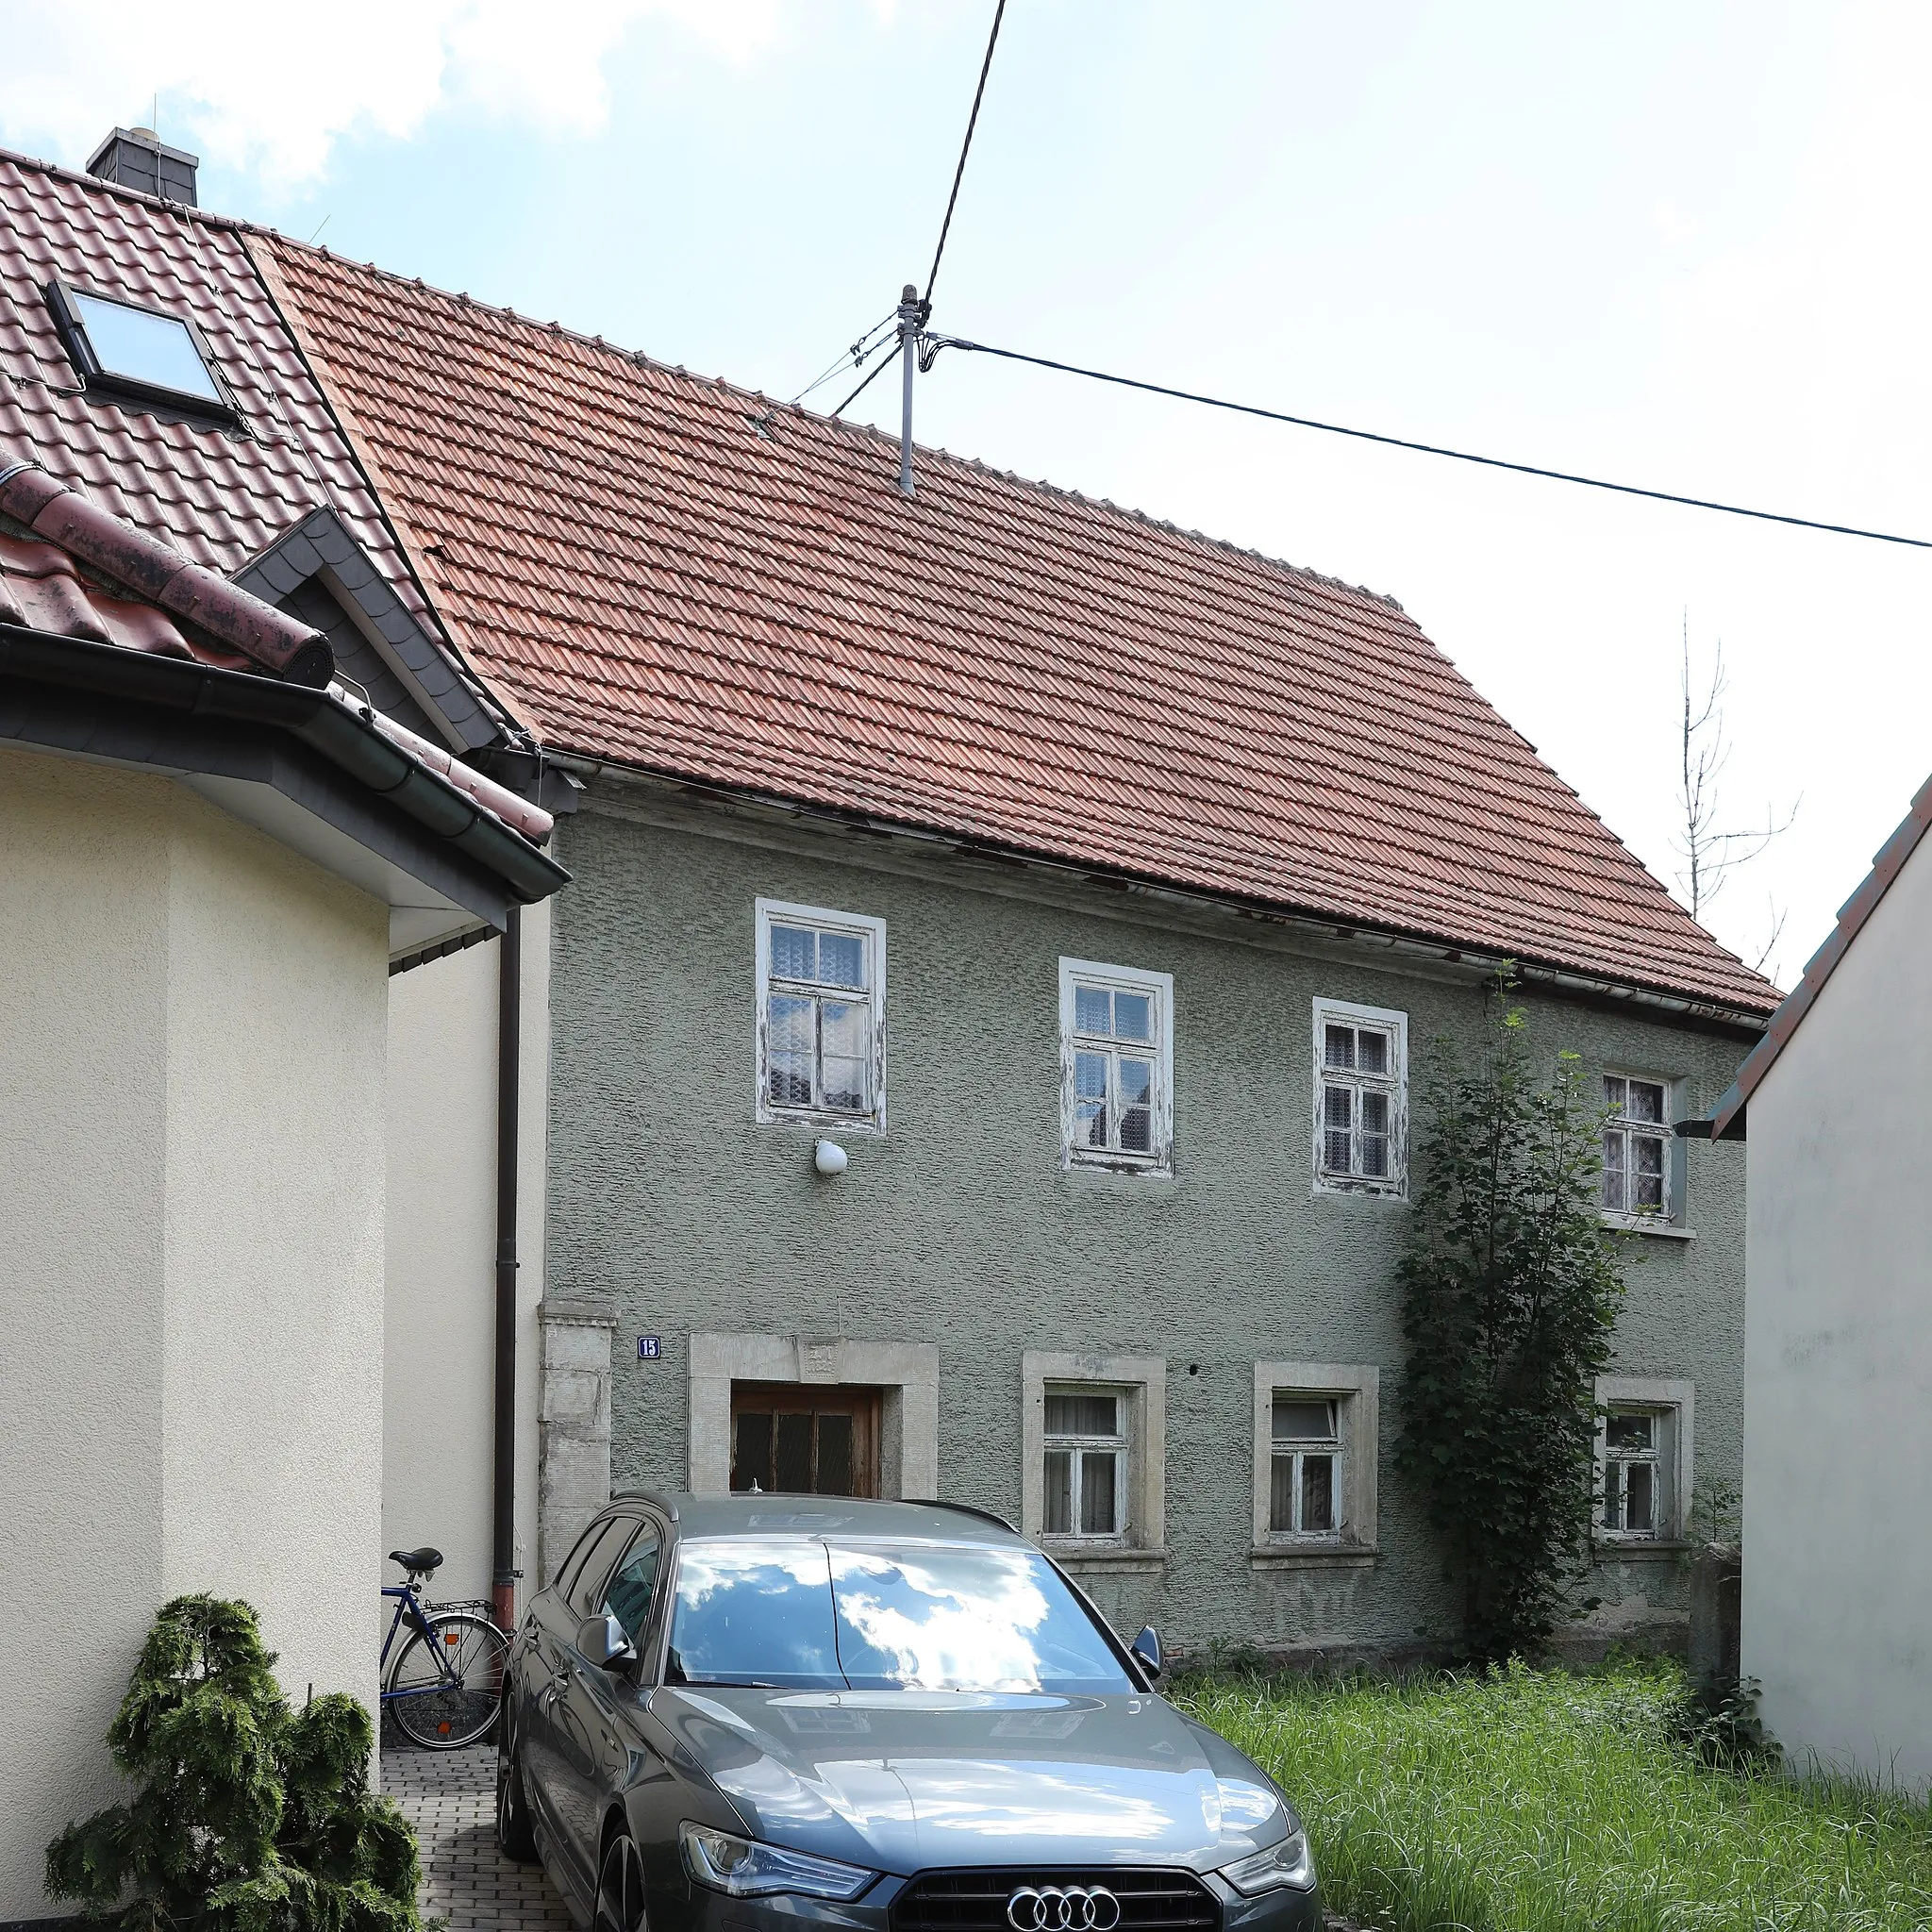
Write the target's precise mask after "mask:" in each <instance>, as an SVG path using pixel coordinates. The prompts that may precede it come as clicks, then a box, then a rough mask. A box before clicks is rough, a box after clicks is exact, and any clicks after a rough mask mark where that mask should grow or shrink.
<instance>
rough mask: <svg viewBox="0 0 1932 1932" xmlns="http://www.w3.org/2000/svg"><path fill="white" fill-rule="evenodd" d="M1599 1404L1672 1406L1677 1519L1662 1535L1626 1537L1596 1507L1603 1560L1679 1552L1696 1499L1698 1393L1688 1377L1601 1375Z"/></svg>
mask: <svg viewBox="0 0 1932 1932" xmlns="http://www.w3.org/2000/svg"><path fill="white" fill-rule="evenodd" d="M1596 1406H1597V1408H1598V1409H1599V1410H1600V1411H1601V1410H1604V1409H1607V1408H1613V1407H1614V1408H1621V1407H1631V1408H1660V1409H1668V1410H1669V1411H1671V1422H1670V1445H1669V1449H1668V1452H1667V1453H1668V1455H1669V1457H1670V1466H1671V1480H1670V1495H1669V1498H1668V1501H1669V1506H1670V1511H1671V1521H1670V1525H1669V1529H1668V1531H1667V1533H1666V1534H1664V1535H1662V1536H1637V1537H1632V1536H1621V1535H1618V1534H1617V1533H1615V1532H1614V1531H1607V1530H1606V1529H1605V1528H1604V1527H1603V1524H1602V1523H1601V1522H1600V1521H1598V1520H1597V1510H1595V1509H1592V1511H1591V1541H1592V1542H1593V1543H1594V1544H1595V1547H1596V1551H1597V1557H1598V1560H1599V1561H1606V1560H1607V1561H1611V1562H1622V1561H1624V1560H1626V1559H1628V1558H1630V1557H1638V1558H1641V1557H1645V1556H1647V1555H1651V1554H1674V1553H1675V1552H1676V1551H1678V1550H1681V1549H1682V1548H1683V1547H1684V1545H1685V1541H1686V1539H1687V1538H1688V1537H1689V1536H1690V1533H1691V1528H1690V1525H1691V1491H1692V1486H1693V1484H1694V1482H1695V1479H1696V1463H1695V1456H1696V1449H1697V1437H1696V1427H1695V1424H1696V1392H1695V1390H1694V1388H1693V1385H1692V1384H1691V1383H1690V1382H1688V1381H1684V1380H1681V1379H1674V1378H1665V1377H1658V1376H1652V1375H1599V1376H1598V1377H1597V1378H1596ZM1604 1450H1605V1439H1604V1418H1603V1416H1602V1414H1601V1413H1599V1415H1598V1417H1597V1424H1596V1476H1597V1493H1598V1496H1599V1497H1601V1495H1602V1493H1603V1478H1604Z"/></svg>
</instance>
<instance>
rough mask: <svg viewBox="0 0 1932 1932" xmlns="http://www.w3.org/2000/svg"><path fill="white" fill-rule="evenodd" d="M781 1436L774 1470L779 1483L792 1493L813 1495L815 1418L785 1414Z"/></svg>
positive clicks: (775, 1480)
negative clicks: (813, 1432)
mask: <svg viewBox="0 0 1932 1932" xmlns="http://www.w3.org/2000/svg"><path fill="white" fill-rule="evenodd" d="M777 1438H778V1440H777V1453H776V1456H775V1457H774V1464H773V1470H772V1474H773V1477H774V1483H775V1486H776V1487H777V1488H778V1489H779V1490H781V1491H783V1492H784V1493H785V1494H786V1495H788V1496H808V1495H810V1493H811V1417H810V1416H808V1415H781V1416H780V1417H779V1418H778V1427H777Z"/></svg>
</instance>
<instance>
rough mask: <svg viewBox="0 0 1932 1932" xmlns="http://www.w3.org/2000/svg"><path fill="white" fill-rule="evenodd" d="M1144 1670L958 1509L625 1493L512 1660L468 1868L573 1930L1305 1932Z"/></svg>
mask: <svg viewBox="0 0 1932 1932" xmlns="http://www.w3.org/2000/svg"><path fill="white" fill-rule="evenodd" d="M1159 1671H1160V1646H1159V1642H1158V1639H1157V1638H1156V1637H1155V1635H1154V1633H1153V1631H1151V1630H1145V1631H1142V1632H1141V1636H1140V1637H1139V1638H1137V1639H1136V1640H1135V1641H1134V1643H1133V1644H1132V1646H1127V1645H1124V1644H1123V1643H1122V1642H1121V1641H1120V1640H1119V1639H1118V1638H1117V1637H1116V1636H1115V1635H1114V1633H1113V1632H1112V1631H1111V1630H1110V1629H1108V1625H1107V1624H1106V1621H1105V1620H1104V1619H1103V1618H1102V1617H1101V1615H1100V1613H1099V1612H1098V1611H1097V1610H1096V1609H1095V1608H1094V1607H1093V1606H1092V1605H1091V1603H1090V1602H1089V1601H1088V1600H1087V1598H1086V1596H1085V1595H1084V1594H1083V1593H1082V1592H1081V1591H1079V1590H1078V1589H1077V1588H1076V1587H1075V1586H1074V1584H1073V1583H1072V1582H1071V1581H1070V1580H1069V1579H1068V1578H1067V1577H1066V1576H1065V1575H1064V1574H1062V1573H1061V1572H1060V1571H1059V1570H1058V1568H1056V1566H1055V1565H1054V1564H1053V1563H1052V1562H1051V1561H1050V1560H1049V1559H1048V1558H1047V1557H1045V1556H1043V1555H1042V1554H1041V1552H1040V1551H1039V1550H1037V1549H1035V1548H1034V1547H1033V1545H1032V1544H1031V1543H1029V1542H1027V1541H1025V1540H1024V1538H1022V1537H1020V1536H1018V1535H1016V1534H1015V1533H1014V1532H1013V1531H1012V1530H1011V1529H1009V1528H1008V1526H1007V1525H1006V1524H1004V1523H1001V1522H1000V1521H999V1520H998V1519H997V1518H995V1517H991V1516H987V1515H983V1514H981V1513H980V1512H979V1511H977V1510H972V1509H967V1508H963V1507H956V1506H953V1505H948V1504H941V1503H886V1502H858V1501H848V1500H846V1499H844V1498H842V1497H841V1498H836V1499H834V1498H827V1497H823V1496H778V1495H761V1494H758V1493H756V1492H754V1493H751V1494H748V1495H732V1496H703V1497H699V1496H684V1495H659V1494H656V1493H648V1492H636V1493H627V1494H625V1495H622V1496H619V1497H618V1498H617V1499H616V1500H615V1501H613V1502H612V1503H611V1504H610V1505H609V1507H608V1508H607V1509H606V1510H605V1511H604V1512H603V1513H602V1514H601V1515H600V1516H599V1517H598V1518H597V1520H596V1521H595V1522H594V1523H592V1524H591V1527H590V1528H589V1529H588V1530H586V1531H585V1533H584V1535H583V1538H582V1539H581V1541H579V1542H578V1543H577V1546H576V1547H575V1549H574V1550H573V1551H572V1552H571V1554H570V1556H569V1557H568V1558H567V1559H566V1560H565V1562H564V1564H563V1567H562V1568H561V1569H560V1570H559V1571H558V1574H557V1580H556V1581H555V1582H554V1583H553V1584H552V1585H551V1586H550V1588H549V1589H547V1590H545V1591H541V1593H540V1594H539V1595H538V1596H537V1598H536V1599H535V1601H534V1602H533V1603H532V1604H531V1606H530V1609H529V1613H528V1615H527V1616H526V1617H525V1620H524V1624H523V1626H522V1628H521V1629H520V1630H519V1632H518V1634H517V1640H516V1644H515V1647H514V1649H513V1650H512V1652H511V1654H510V1663H509V1670H508V1676H507V1677H506V1680H505V1685H504V1706H503V1713H502V1719H501V1722H500V1723H499V1724H498V1725H497V1754H498V1755H497V1802H496V1830H497V1838H498V1841H499V1842H500V1843H501V1845H502V1846H503V1849H504V1850H505V1851H506V1852H507V1853H508V1854H509V1855H510V1856H511V1857H515V1858H520V1859H528V1858H531V1857H541V1859H542V1861H543V1864H544V1866H545V1868H546V1869H547V1870H548V1872H549V1873H550V1875H551V1876H552V1878H553V1879H554V1880H555V1881H556V1883H557V1885H558V1889H559V1890H561V1891H562V1893H563V1896H564V1898H565V1900H566V1901H567V1902H568V1903H569V1906H570V1907H571V1910H572V1912H573V1913H574V1914H575V1917H576V1919H577V1920H578V1921H579V1922H580V1923H582V1924H591V1925H594V1926H595V1928H596V1932H639V1928H641V1927H643V1926H646V1925H649V1926H651V1927H652V1928H654V1932H725V1928H727V1927H728V1928H731V1932H811V1928H812V1927H813V1926H815V1925H816V1926H824V1927H839V1928H848V1932H1316V1928H1317V1927H1319V1925H1320V1924H1321V1907H1320V1901H1319V1899H1318V1896H1317V1893H1316V1888H1315V1873H1314V1868H1313V1865H1312V1864H1311V1862H1310V1860H1309V1857H1308V1847H1307V1839H1306V1838H1305V1837H1304V1836H1303V1832H1302V1826H1301V1821H1300V1820H1299V1819H1298V1818H1297V1817H1296V1815H1295V1812H1294V1808H1293V1807H1292V1806H1291V1804H1290V1803H1289V1801H1288V1799H1287V1798H1286V1797H1285V1796H1284V1795H1283V1793H1282V1792H1281V1791H1280V1790H1277V1789H1276V1787H1275V1785H1274V1782H1273V1781H1272V1780H1271V1779H1270V1778H1269V1777H1268V1775H1267V1774H1266V1773H1264V1772H1262V1771H1261V1770H1259V1769H1258V1768H1257V1766H1256V1765H1254V1764H1252V1763H1251V1762H1250V1761H1249V1760H1248V1759H1247V1758H1246V1757H1243V1756H1242V1755H1241V1753H1240V1752H1239V1751H1237V1750H1236V1749H1235V1748H1234V1746H1233V1745H1232V1744H1230V1743H1228V1742H1227V1741H1226V1740H1224V1739H1223V1738H1220V1737H1217V1736H1216V1735H1215V1734H1214V1733H1213V1732H1212V1731H1210V1730H1208V1729H1207V1728H1206V1727H1205V1726H1204V1725H1201V1724H1196V1723H1194V1722H1193V1721H1192V1720H1191V1719H1190V1718H1187V1717H1184V1716H1182V1715H1181V1713H1180V1712H1179V1711H1177V1710H1175V1709H1174V1707H1173V1706H1172V1705H1170V1704H1169V1703H1168V1702H1167V1701H1166V1700H1165V1699H1164V1698H1162V1697H1161V1696H1159V1695H1158V1693H1157V1692H1156V1691H1155V1690H1154V1688H1153V1684H1154V1680H1155V1678H1156V1677H1158V1674H1159Z"/></svg>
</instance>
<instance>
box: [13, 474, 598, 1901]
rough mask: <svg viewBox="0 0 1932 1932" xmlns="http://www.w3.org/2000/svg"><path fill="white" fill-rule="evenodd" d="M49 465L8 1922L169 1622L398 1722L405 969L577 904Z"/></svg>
mask: <svg viewBox="0 0 1932 1932" xmlns="http://www.w3.org/2000/svg"><path fill="white" fill-rule="evenodd" d="M11 456H12V452H10V451H8V450H6V449H5V448H4V447H0V826H4V827H5V835H4V837H0V975H4V979H5V984H6V986H7V989H8V995H7V998H6V1000H5V1002H4V1003H0V1122H4V1123H5V1129H6V1144H7V1158H6V1159H5V1160H4V1161H0V1224H4V1226H5V1227H6V1229H7V1248H6V1258H5V1260H4V1262H0V1329H4V1333H5V1335H6V1338H7V1340H6V1345H5V1347H4V1348H0V1415H4V1416H5V1418H6V1425H5V1427H4V1428H0V1524H4V1525H5V1530H4V1535H0V1591H4V1595H5V1599H6V1601H7V1603H8V1609H9V1617H10V1629H11V1634H12V1637H13V1655H14V1668H13V1669H12V1671H11V1672H10V1673H9V1679H8V1692H7V1696H6V1698H5V1700H4V1704H0V1924H19V1923H23V1922H25V1923H32V1922H35V1921H37V1920H40V1919H42V1918H44V1917H46V1916H47V1914H48V1912H49V1909H50V1908H49V1907H48V1906H47V1904H46V1902H45V1901H44V1900H43V1898H42V1891H41V1880H42V1866H43V1859H44V1857H45V1850H46V1846H47V1843H48V1841H49V1840H51V1839H52V1838H53V1837H54V1836H55V1834H56V1833H57V1832H58V1830H59V1829H60V1828H61V1826H63V1825H64V1824H67V1823H68V1822H69V1821H70V1820H71V1819H74V1818H77V1817H82V1816H85V1815H86V1814H88V1813H89V1812H92V1810H94V1809H96V1808H98V1807H100V1806H101V1805H103V1804H106V1803H109V1802H111V1801H112V1800H113V1798H114V1797H115V1796H116V1795H117V1791H116V1781H115V1779H114V1776H113V1774H112V1772H111V1770H110V1767H109V1765H108V1757H107V1753H106V1750H105V1747H104V1744H103V1738H104V1736H105V1733H106V1731H107V1728H108V1722H109V1720H110V1719H111V1717H112V1715H113V1713H114V1710H115V1708H116V1707H117V1705H118V1703H119V1701H120V1698H121V1695H122V1693H123V1691H124V1690H125V1685H126V1681H127V1677H128V1674H129V1672H130V1670H131V1669H132V1667H133V1664H134V1661H135V1658H136V1656H137V1655H138V1653H139V1650H140V1647H141V1644H142V1640H143V1638H144V1637H145V1635H146V1633H147V1629H148V1626H149V1624H151V1622H152V1620H153V1618H154V1614H155V1612H156V1610H157V1609H158V1607H160V1605H161V1604H162V1603H163V1602H165V1601H166V1600H167V1599H169V1598H170V1597H173V1596H175V1595H178V1594H182V1593H185V1592H191V1591H208V1592H211V1593H214V1594H216V1595H221V1596H234V1597H241V1598H244V1599H246V1600H247V1601H248V1602H250V1603H251V1604H253V1605H254V1606H255V1607H256V1609H257V1610H258V1613H259V1614H260V1617H261V1621H262V1626H263V1631H264V1635H265V1637H266V1640H267V1642H268V1644H269V1646H270V1647H271V1648H272V1649H273V1650H275V1651H276V1652H277V1653H279V1655H280V1675H281V1679H282V1682H283V1685H284V1687H285V1689H286V1690H287V1691H289V1692H290V1694H291V1696H293V1697H296V1698H299V1697H301V1696H302V1695H303V1694H304V1691H305V1689H307V1688H308V1687H312V1688H313V1689H314V1690H315V1691H317V1692H318V1693H320V1692H324V1691H348V1692H351V1693H352V1694H354V1695H356V1696H358V1697H360V1698H361V1699H363V1700H364V1701H365V1702H366V1703H368V1704H370V1705H371V1706H372V1707H374V1705H375V1691H376V1654H375V1641H374V1635H373V1633H374V1625H375V1574H374V1573H375V1557H376V1555H377V1552H378V1550H379V1548H380V1546H381V1544H380V1539H381V1535H382V1515H383V1495H382V1489H383V1469H384V1429H385V1422H384V1403H383V1389H384V1338H385V1326H386V1320H385V1296H386V1287H387V1283H386V1270H385V1240H386V1197H387V1194H388V1192H389V1189H390V1155H391V1143H390V1137H389V1134H388V1132H387V1129H386V1122H387V1121H388V1119H389V1118H390V1110H389V1109H388V1108H387V1107H386V1104H385V1090H386V1083H387V1082H388V1079H389V1062H390V1041H389V1023H390V1011H391V983H392V982H391V970H392V968H393V967H394V966H395V965H397V964H398V963H400V962H401V961H403V960H406V959H408V958H411V957H413V956H415V955H418V954H420V953H421V952H422V951H423V949H424V948H425V947H435V946H437V945H440V944H442V943H445V942H448V941H452V940H454V939H458V938H460V937H462V936H464V935H467V934H470V933H473V932H476V931H488V930H491V929H497V928H501V927H502V926H504V925H505V924H506V923H507V921H508V919H509V917H510V908H512V907H518V906H521V905H523V904H525V903H527V902H530V901H533V900H537V899H540V898H541V895H542V894H543V893H544V892H546V891H551V890H554V889H555V887H556V885H557V884H558V883H559V882H560V880H561V878H562V874H561V873H560V872H559V871H558V868H557V867H556V866H555V865H554V864H553V863H552V862H551V861H550V860H549V859H548V858H546V857H545V856H544V855H543V854H542V853H541V850H540V849H539V848H538V845H537V843H536V842H534V838H533V835H535V834H538V833H541V832H542V831H545V830H547V820H546V819H545V818H544V817H543V815H542V814H541V813H533V812H532V811H531V810H530V809H529V808H526V807H525V802H524V801H522V800H519V799H517V798H515V797H514V796H513V795H512V794H510V793H508V791H504V790H503V789H502V788H500V787H498V786H495V785H493V784H491V782H490V781H489V780H487V779H484V778H482V777H480V776H479V775H478V774H475V773H473V772H470V771H468V770H467V769H463V768H456V769H448V768H447V767H448V764H449V761H448V760H447V759H442V760H441V767H442V768H439V759H438V757H437V754H436V753H435V750H434V748H433V747H431V746H427V745H425V744H423V743H422V741H419V740H416V739H414V737H413V736H412V734H410V733H408V732H407V731H405V730H401V729H399V728H398V727H396V726H395V725H394V724H392V722H391V721H390V720H388V719H386V718H384V717H383V716H382V715H381V714H379V713H377V712H375V710H374V709H373V708H370V707H369V706H368V705H367V704H366V703H364V702H363V701H362V700H360V699H359V698H358V697H355V696H352V695H351V694H350V693H349V692H348V691H345V690H344V688H343V687H342V686H341V685H340V684H337V683H335V682H333V681H332V677H331V674H332V672H333V670H334V657H333V653H332V652H331V650H330V648H329V646H328V643H327V641H326V640H325V638H324V637H322V635H321V634H320V633H319V632H317V631H316V630H314V629H312V628H311V627H310V626H308V625H305V624H303V623H301V622H299V621H297V620H295V619H292V618H290V617H288V616H286V615H284V614H282V613H279V612H277V611H275V610H274V609H273V608H270V607H269V606H267V605H266V604H264V603H262V602H260V601H259V600H258V598H256V597H254V596H251V595H249V594H248V593H247V592H245V591H241V590H239V589H237V588H236V587H235V586H234V585H232V584H230V583H227V582H225V581H223V580H221V579H219V578H216V577H214V576H213V575H211V574H208V573H206V572H202V573H196V572H195V571H194V570H193V569H192V566H191V565H190V564H189V563H188V561H187V559H186V558H182V557H181V556H180V555H178V554H177V553H175V552H174V551H172V550H170V549H169V548H167V547H166V546H165V545H162V544H160V543H158V542H156V541H153V540H152V539H149V538H146V537H143V536H142V534H141V533H140V532H139V531H138V530H136V529H134V528H132V527H131V526H130V525H126V524H125V523H123V522H122V521H120V520H119V519H117V518H115V517H112V516H110V515H108V514H107V513H106V512H105V511H103V510H102V509H101V508H99V507H98V505H96V504H95V503H93V502H92V501H91V500H89V499H88V498H86V497H83V496H81V495H80V494H78V493H77V492H75V491H72V490H69V489H66V488H65V487H63V486H62V485H61V484H60V483H59V482H58V480H57V479H56V478H55V477H53V476H51V475H49V474H48V473H47V472H46V471H44V470H42V468H40V467H39V466H38V465H36V464H33V463H30V462H24V461H17V460H9V458H10V457H11ZM494 950H495V949H488V952H484V950H483V949H479V955H478V956H482V957H488V956H489V954H490V953H493V951H494ZM466 957H477V956H466ZM437 963H439V964H444V963H447V962H445V961H438V962H437ZM487 1386H488V1378H487V1375H486V1378H485V1387H486V1389H487ZM483 1408H484V1413H485V1414H486V1416H487V1413H488V1404H487V1397H486V1398H485V1401H484V1403H483ZM424 1420H425V1422H426V1423H430V1424H432V1425H433V1418H426V1417H425V1418H424Z"/></svg>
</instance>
